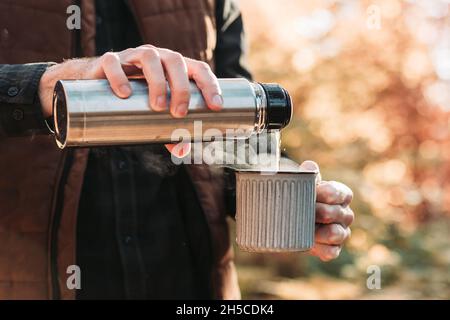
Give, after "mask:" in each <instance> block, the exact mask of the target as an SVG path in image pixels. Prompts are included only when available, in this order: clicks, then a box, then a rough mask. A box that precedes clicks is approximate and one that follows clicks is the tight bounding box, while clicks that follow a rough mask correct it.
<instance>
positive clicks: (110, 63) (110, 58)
mask: <svg viewBox="0 0 450 320" xmlns="http://www.w3.org/2000/svg"><path fill="white" fill-rule="evenodd" d="M103 61H104V63H105V65H104V67H103V69H104V73H105V74H106V76H107V78H108V80H110V83H111V87H112V88H113V91H114V92H115V93H116V94H117V95H118V96H119V97H124V98H126V97H128V96H129V95H130V94H131V87H130V85H129V82H128V79H127V77H126V75H125V71H127V70H128V69H129V70H133V74H135V73H136V70H141V71H142V73H143V74H144V76H145V79H146V80H147V82H148V87H149V103H150V107H151V108H152V109H153V110H155V111H163V110H165V109H167V100H168V99H167V81H168V82H169V86H170V90H171V97H170V112H171V114H172V116H174V117H184V116H185V115H186V114H187V112H188V107H189V100H190V97H191V93H190V92H191V88H190V86H191V85H190V82H189V79H192V80H194V81H195V82H196V84H197V86H198V87H199V89H200V90H201V92H202V94H203V97H204V99H205V101H206V103H207V105H208V107H209V108H211V109H212V110H219V109H221V108H222V106H223V99H222V92H221V89H220V86H219V82H218V80H217V78H216V76H215V75H214V73H213V72H212V70H211V68H210V67H209V65H208V64H207V63H205V62H201V61H196V60H192V59H188V58H184V57H183V56H182V55H181V54H179V53H178V52H175V51H172V50H168V49H161V48H156V47H153V46H151V45H143V46H140V47H138V48H134V49H127V50H125V51H122V52H120V53H119V54H116V53H112V52H111V53H107V54H105V55H104V56H103ZM124 69H125V71H124ZM127 72H128V71H127ZM166 78H167V79H166Z"/></svg>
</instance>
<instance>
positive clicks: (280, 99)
mask: <svg viewBox="0 0 450 320" xmlns="http://www.w3.org/2000/svg"><path fill="white" fill-rule="evenodd" d="M260 84H261V86H262V87H263V88H264V92H265V93H266V97H267V109H266V110H267V115H266V116H267V118H266V129H268V130H273V129H276V130H279V129H283V128H284V127H286V126H287V125H288V124H289V122H290V121H291V117H292V101H291V97H290V95H289V93H288V92H287V91H286V90H285V89H283V88H282V87H281V86H279V85H278V84H267V83H260Z"/></svg>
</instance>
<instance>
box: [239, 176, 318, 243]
mask: <svg viewBox="0 0 450 320" xmlns="http://www.w3.org/2000/svg"><path fill="white" fill-rule="evenodd" d="M316 175H317V174H316V173H314V172H287V173H283V172H280V173H278V174H276V175H264V174H261V173H258V172H236V183H237V186H236V209H237V212H236V233H237V239H236V241H237V244H238V245H239V247H240V248H241V249H243V250H246V251H252V252H284V251H305V250H309V249H311V248H312V246H313V245H314V230H315V229H314V224H315V202H316V183H315V179H316Z"/></svg>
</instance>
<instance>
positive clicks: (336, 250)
mask: <svg viewBox="0 0 450 320" xmlns="http://www.w3.org/2000/svg"><path fill="white" fill-rule="evenodd" d="M341 250H342V247H341V246H329V245H324V244H316V245H314V247H313V248H312V249H311V251H310V254H311V255H313V256H316V257H318V258H320V260H322V261H324V262H327V261H330V260H333V259H336V258H337V257H339V254H340V253H341Z"/></svg>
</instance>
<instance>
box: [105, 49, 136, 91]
mask: <svg viewBox="0 0 450 320" xmlns="http://www.w3.org/2000/svg"><path fill="white" fill-rule="evenodd" d="M101 65H102V69H103V72H104V73H105V76H106V79H108V81H109V84H110V85H111V89H112V90H113V92H114V93H115V94H116V95H117V96H118V97H119V98H124V99H125V98H128V97H129V96H130V95H131V86H130V82H129V81H128V79H127V76H126V75H125V72H124V71H123V69H122V65H121V63H120V58H119V56H118V55H117V54H116V53H113V52H108V53H106V54H105V55H103V57H102V61H101Z"/></svg>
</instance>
